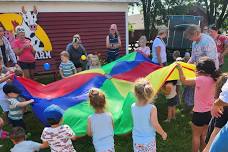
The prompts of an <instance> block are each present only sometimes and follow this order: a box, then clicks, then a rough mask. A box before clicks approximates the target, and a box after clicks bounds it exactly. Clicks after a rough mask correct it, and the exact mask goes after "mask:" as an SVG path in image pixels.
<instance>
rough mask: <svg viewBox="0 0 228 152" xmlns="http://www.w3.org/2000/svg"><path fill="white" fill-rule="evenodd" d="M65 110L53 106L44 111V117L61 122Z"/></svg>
mask: <svg viewBox="0 0 228 152" xmlns="http://www.w3.org/2000/svg"><path fill="white" fill-rule="evenodd" d="M63 113H64V110H63V109H62V108H60V107H59V106H57V105H55V104H52V105H50V106H48V107H47V108H46V109H45V110H44V117H45V118H46V120H49V119H52V120H54V121H60V120H61V119H62V117H63Z"/></svg>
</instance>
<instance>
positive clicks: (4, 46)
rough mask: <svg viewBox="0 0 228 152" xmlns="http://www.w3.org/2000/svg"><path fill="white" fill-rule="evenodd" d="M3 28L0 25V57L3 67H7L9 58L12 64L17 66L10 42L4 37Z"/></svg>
mask: <svg viewBox="0 0 228 152" xmlns="http://www.w3.org/2000/svg"><path fill="white" fill-rule="evenodd" d="M4 31H5V30H4V28H3V26H1V25H0V56H2V57H3V62H4V65H5V66H7V64H8V62H9V60H8V58H9V57H10V59H11V61H12V62H13V63H14V64H17V58H16V56H15V54H14V52H13V50H12V48H11V45H10V42H9V41H8V40H7V38H6V37H5V36H4Z"/></svg>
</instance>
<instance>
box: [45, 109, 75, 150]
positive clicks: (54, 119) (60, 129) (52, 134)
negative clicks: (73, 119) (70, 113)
mask: <svg viewBox="0 0 228 152" xmlns="http://www.w3.org/2000/svg"><path fill="white" fill-rule="evenodd" d="M63 113H64V111H63V109H61V108H60V107H59V106H57V105H50V106H49V107H47V108H46V109H45V110H44V113H43V115H44V116H45V117H46V121H47V122H48V124H49V125H50V127H45V128H44V130H43V133H42V135H41V140H42V141H43V144H44V145H49V146H50V148H51V152H76V150H75V149H74V147H73V145H72V142H71V140H76V138H77V137H76V136H75V134H74V132H73V131H72V129H71V128H70V127H69V126H68V125H62V121H63V120H62V117H63Z"/></svg>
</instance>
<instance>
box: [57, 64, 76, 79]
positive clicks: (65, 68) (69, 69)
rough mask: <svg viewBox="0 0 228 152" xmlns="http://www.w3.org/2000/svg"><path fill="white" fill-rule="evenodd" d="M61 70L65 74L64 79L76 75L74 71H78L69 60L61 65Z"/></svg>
mask: <svg viewBox="0 0 228 152" xmlns="http://www.w3.org/2000/svg"><path fill="white" fill-rule="evenodd" d="M59 70H61V71H62V72H63V76H64V77H69V76H71V75H73V74H75V73H74V71H76V68H75V66H74V64H73V62H71V61H70V60H69V61H68V62H67V63H63V62H61V64H60V65H59Z"/></svg>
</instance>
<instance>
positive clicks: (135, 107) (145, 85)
mask: <svg viewBox="0 0 228 152" xmlns="http://www.w3.org/2000/svg"><path fill="white" fill-rule="evenodd" d="M134 91H135V96H136V98H137V101H136V102H135V103H134V104H132V106H131V112H132V117H133V130H132V138H133V146H134V152H156V137H155V136H156V132H158V133H159V134H160V135H161V136H162V138H163V140H166V138H167V134H166V132H165V131H164V130H163V129H162V127H161V126H160V124H159V122H158V117H157V108H156V107H155V105H153V104H150V103H149V102H150V101H152V99H153V96H154V92H153V88H152V86H151V84H150V83H149V81H147V80H146V79H144V78H140V79H138V80H136V81H135V87H134Z"/></svg>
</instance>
